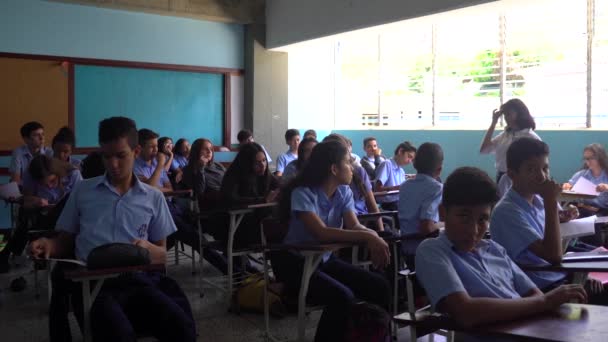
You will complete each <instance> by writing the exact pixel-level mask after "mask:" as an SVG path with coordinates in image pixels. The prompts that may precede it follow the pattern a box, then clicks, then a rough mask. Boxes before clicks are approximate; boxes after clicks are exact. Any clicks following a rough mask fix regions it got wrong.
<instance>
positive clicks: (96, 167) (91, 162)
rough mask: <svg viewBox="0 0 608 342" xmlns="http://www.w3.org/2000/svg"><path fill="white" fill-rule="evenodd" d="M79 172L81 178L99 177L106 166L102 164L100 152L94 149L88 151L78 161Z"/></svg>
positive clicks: (104, 171) (103, 172)
mask: <svg viewBox="0 0 608 342" xmlns="http://www.w3.org/2000/svg"><path fill="white" fill-rule="evenodd" d="M80 173H81V174H82V178H84V179H89V178H93V177H99V176H102V175H103V174H105V173H106V168H105V166H104V165H103V158H102V156H101V152H99V151H94V152H91V153H89V155H87V156H86V157H85V158H84V159H83V160H82V163H80Z"/></svg>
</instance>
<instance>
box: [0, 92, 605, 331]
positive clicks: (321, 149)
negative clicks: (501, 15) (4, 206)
mask: <svg viewBox="0 0 608 342" xmlns="http://www.w3.org/2000/svg"><path fill="white" fill-rule="evenodd" d="M501 115H504V117H505V121H506V123H507V128H506V129H505V132H503V133H501V134H500V135H499V136H498V137H496V138H492V135H493V132H494V128H495V126H496V124H497V122H498V119H499V118H500V117H501ZM534 128H535V124H534V120H533V118H532V117H531V115H530V113H529V111H528V110H527V108H526V107H525V105H524V104H523V102H521V101H519V100H518V101H513V100H512V101H509V102H507V103H505V104H504V105H503V106H502V107H501V108H500V110H496V111H495V112H494V113H493V115H492V125H491V128H490V130H489V131H488V134H487V135H486V137H484V141H483V142H482V148H481V152H482V153H496V154H497V157H496V158H497V162H496V165H497V178H496V180H497V181H499V184H501V185H502V187H503V190H502V193H499V191H498V188H497V184H496V183H495V182H494V181H493V180H492V179H491V178H490V177H489V176H488V175H487V174H486V173H484V172H483V171H481V170H479V169H476V168H471V167H463V168H458V169H456V170H455V171H454V172H453V173H452V174H451V175H449V176H448V177H447V179H446V182H445V184H443V183H442V181H441V178H440V176H441V172H442V169H443V160H444V154H443V150H442V148H441V146H440V145H438V144H436V143H432V142H426V143H423V144H421V145H419V146H418V148H416V147H415V146H414V145H413V144H412V143H411V142H408V141H405V142H402V143H400V144H399V145H398V146H396V148H395V150H394V155H393V157H391V158H388V159H387V158H385V157H383V156H382V152H381V150H380V148H379V147H378V141H377V140H376V139H375V138H373V137H368V138H365V139H364V141H363V146H364V150H365V155H364V156H363V158H361V159H358V158H356V157H354V154H353V153H352V142H351V141H350V139H348V138H347V137H345V136H341V135H339V134H330V135H329V136H327V137H326V138H325V139H323V141H322V142H321V143H318V142H317V140H316V132H314V131H310V130H309V131H307V132H306V133H305V135H304V139H303V140H302V141H301V142H300V133H299V131H297V130H295V129H289V130H287V131H286V133H285V142H286V144H287V145H288V146H289V149H288V151H287V152H285V153H283V154H280V155H279V156H278V157H277V158H276V159H277V167H276V170H275V172H273V171H272V170H271V167H270V166H269V163H270V156H269V154H268V152H267V151H266V149H265V148H264V147H263V146H262V145H259V144H258V143H256V142H254V139H253V134H252V132H251V131H249V130H243V131H241V132H239V134H238V140H239V146H238V153H237V154H236V156H235V158H234V160H233V161H232V162H231V164H230V166H229V167H228V168H227V169H226V168H225V167H224V166H223V165H221V164H219V163H217V162H215V161H214V146H213V143H212V142H211V141H210V140H208V139H204V138H200V139H196V140H194V142H193V144H192V147H191V148H190V145H189V143H188V141H187V140H185V139H183V138H182V139H179V140H177V143H176V144H175V146H173V144H172V139H171V138H168V137H163V138H160V139H159V135H158V134H157V133H155V132H153V131H151V130H149V129H146V128H142V129H140V130H139V131H135V133H134V130H135V123H134V122H132V121H131V120H129V119H126V118H110V119H106V120H104V121H102V122H101V123H100V129H99V142H100V146H101V149H100V151H99V152H96V153H92V154H91V155H89V156H88V157H87V158H85V160H83V161H82V163H80V162H78V161H76V160H75V159H73V158H71V152H72V150H73V148H74V135H73V132H71V131H69V129H67V128H62V129H61V130H60V132H59V133H58V134H57V136H56V137H55V138H54V139H53V144H52V147H53V150H51V149H49V148H46V147H44V131H43V130H44V129H43V127H42V125H40V124H39V123H28V124H26V125H24V127H23V128H22V130H21V135H22V137H23V140H24V142H25V145H24V146H22V147H20V148H18V149H16V150H15V152H14V153H13V161H12V162H11V175H12V176H11V178H12V180H14V181H17V182H19V183H20V184H21V185H22V187H23V189H24V194H25V197H24V202H23V209H24V210H26V209H31V208H34V207H45V206H47V205H49V204H59V205H57V206H55V207H53V208H52V209H51V210H50V212H52V213H53V214H52V215H49V217H50V221H49V223H48V226H49V227H56V230H57V231H58V232H59V235H58V236H57V237H55V238H42V239H39V240H36V241H34V242H32V243H31V245H30V249H31V252H32V253H33V254H34V255H35V256H38V257H49V256H55V257H60V256H68V255H70V254H72V253H73V254H74V256H75V257H76V258H78V259H81V260H86V258H87V256H88V253H89V252H90V251H91V250H92V249H93V248H95V247H97V246H100V245H103V244H106V243H111V242H126V243H134V244H135V245H137V246H141V247H142V248H145V249H148V250H149V251H150V254H151V256H152V258H153V260H155V261H156V262H160V263H164V260H165V257H166V250H167V249H168V248H170V247H171V246H172V244H174V243H175V241H176V239H177V240H179V241H182V242H184V243H186V244H188V245H190V246H191V247H192V248H193V249H195V250H198V246H199V236H198V234H199V231H198V228H197V225H196V222H195V221H192V217H191V216H190V215H189V214H190V213H189V212H188V209H187V208H185V207H184V206H182V205H180V203H179V201H178V200H177V199H175V198H170V197H169V198H166V197H165V196H163V195H162V192H168V191H172V190H173V189H190V190H192V191H193V194H194V196H195V197H196V198H197V200H198V203H199V206H200V208H199V209H200V211H202V212H211V213H213V215H211V216H209V217H207V218H205V219H204V220H203V221H204V222H203V230H204V232H206V233H209V234H210V235H212V236H213V237H214V238H215V239H216V240H218V241H220V242H223V243H225V242H226V241H227V240H228V235H227V234H228V229H227V227H228V225H229V215H228V213H227V211H228V210H230V209H234V208H243V207H246V206H248V205H252V204H262V203H275V202H278V208H272V207H264V208H259V209H256V210H255V211H253V212H251V213H248V214H246V215H245V216H244V218H243V220H242V221H241V223H240V226H239V229H238V230H237V231H236V234H235V236H234V246H235V248H241V247H247V246H251V245H257V244H259V243H260V225H261V222H262V220H263V219H264V218H266V217H269V216H278V217H279V218H280V219H281V220H282V222H283V223H284V224H285V225H286V226H287V227H288V230H287V231H286V236H285V239H284V241H283V242H284V243H288V244H307V243H309V244H310V243H316V244H322V243H329V242H347V243H353V244H362V245H364V246H366V247H367V248H368V249H369V251H370V257H371V261H372V263H373V265H374V267H372V269H371V270H365V269H363V268H360V267H358V266H354V265H352V264H349V263H348V262H346V261H344V260H342V259H340V258H336V257H334V256H333V255H331V254H327V255H324V257H323V261H322V262H321V264H320V265H319V266H318V267H317V269H316V270H315V272H314V273H313V276H312V278H311V280H310V285H309V293H308V297H307V301H308V302H310V303H311V304H322V305H325V308H324V312H323V314H322V316H321V319H320V321H319V324H318V327H317V332H316V335H315V340H317V341H327V340H332V341H341V340H345V338H346V335H347V325H348V320H349V319H350V314H351V312H352V308H353V306H354V304H355V303H357V302H358V301H361V300H363V301H368V302H370V303H373V304H375V305H377V306H378V307H379V308H382V309H383V310H388V305H389V302H390V300H389V296H390V294H391V293H392V291H391V289H390V286H389V282H388V281H387V277H386V276H385V274H384V273H383V272H379V271H380V270H381V269H382V268H384V267H385V266H387V264H388V263H389V257H390V253H389V249H388V245H387V242H385V240H384V239H383V237H385V236H387V235H390V234H384V233H383V230H385V229H384V225H383V222H382V220H381V219H378V220H377V222H372V223H370V224H369V227H365V226H363V225H362V224H361V223H359V220H358V219H357V215H362V214H367V213H376V212H379V211H380V208H379V206H378V204H380V206H381V209H382V210H391V211H393V210H395V211H398V213H399V215H398V216H399V225H400V232H394V233H401V234H404V235H409V234H418V236H419V237H422V238H425V239H424V240H422V239H417V240H416V241H407V240H406V241H404V242H403V243H402V248H401V250H400V253H401V255H402V256H403V257H404V260H405V261H406V264H407V266H408V268H410V269H411V270H414V269H415V270H416V272H417V274H418V280H419V282H420V285H421V286H422V288H424V290H425V292H426V295H427V296H428V298H429V299H430V301H431V304H432V305H433V307H434V308H435V310H437V311H439V312H443V313H447V314H449V315H451V316H452V317H454V319H455V320H456V321H457V322H459V323H461V324H462V325H463V326H473V325H477V324H482V323H487V322H495V321H502V320H510V319H514V318H519V317H525V316H527V315H530V314H534V313H537V312H541V311H545V310H549V309H551V308H555V307H557V306H559V305H560V304H561V303H564V302H568V301H570V300H579V301H582V302H587V301H589V302H592V303H597V304H603V305H606V304H608V301H607V300H608V296H607V293H608V292H606V289H605V288H604V286H603V285H602V284H601V283H599V282H598V281H595V280H593V279H589V280H588V281H587V282H586V283H585V284H584V286H579V285H575V284H571V281H572V279H570V277H568V276H567V275H565V274H562V273H556V272H527V271H526V272H524V271H522V270H521V268H520V267H519V266H518V265H526V264H535V265H543V264H545V265H548V264H556V263H560V262H561V260H562V256H563V254H564V250H562V245H561V240H562V239H561V234H560V230H559V224H560V222H565V221H568V220H572V219H575V218H577V217H579V211H580V214H583V215H588V214H594V213H597V212H599V213H602V212H603V210H605V209H606V208H608V204H607V203H604V202H606V199H605V198H604V195H605V194H606V193H608V179H607V178H606V172H607V171H606V170H607V169H608V157H607V156H606V152H605V150H604V148H603V147H602V145H600V144H591V145H588V146H587V147H585V149H584V151H583V157H584V160H585V163H584V165H583V169H582V170H581V171H579V172H577V173H576V174H575V175H574V176H573V177H572V178H571V179H570V180H569V181H568V182H567V183H565V184H563V185H559V184H557V183H555V182H554V181H553V180H551V179H550V177H549V159H548V157H549V148H548V146H547V145H546V144H545V143H544V142H542V141H541V140H540V138H539V137H538V135H536V133H534V131H533V130H534ZM412 162H413V166H414V168H415V169H416V171H417V174H416V176H415V177H413V178H412V179H408V178H406V175H405V171H404V170H403V167H404V166H406V165H408V164H410V163H412ZM80 168H82V175H83V176H84V178H85V179H89V180H85V181H81V180H82V177H81V174H80V171H79V169H80ZM170 174H171V176H172V178H170V176H169V175H170ZM132 175H133V176H135V177H132ZM580 178H585V179H587V180H589V181H590V182H592V183H593V184H595V185H596V186H597V191H598V192H600V195H599V196H598V197H597V198H596V199H593V200H585V201H582V202H581V203H578V204H577V206H578V210H576V209H573V207H566V209H567V210H561V207H560V206H559V204H558V195H559V193H560V191H561V190H562V188H563V189H566V190H567V189H571V188H572V187H573V186H574V184H576V182H577V181H578V180H579V179H580ZM373 190H375V191H376V192H385V191H393V190H398V191H399V193H398V194H391V195H389V196H382V194H379V196H378V197H377V198H374V193H373ZM70 192H71V193H72V194H71V195H70ZM102 199H104V200H106V201H107V203H106V202H104V203H102V202H101V201H102ZM123 199H124V201H126V203H122V201H123ZM60 202H62V203H60ZM110 203H112V204H111V205H113V206H118V207H116V208H121V207H120V206H124V207H122V209H121V210H118V209H116V210H115V211H114V212H112V213H109V212H108V214H107V216H108V217H107V218H104V219H103V220H104V222H105V221H107V222H105V223H104V226H107V227H112V229H115V230H116V229H118V231H114V232H111V229H110V228H107V229H110V230H109V231H102V232H100V233H98V234H97V233H94V229H93V228H94V227H95V226H97V225H99V222H98V221H95V218H96V217H98V216H99V215H102V213H103V212H104V211H107V210H110V209H109V208H110ZM121 203H122V204H121ZM63 205H65V206H66V207H65V209H63V210H61V208H62V206H63ZM97 207H99V209H98V210H97V211H96V210H95V208H97ZM55 208H58V209H55ZM276 209H278V210H276ZM53 210H55V211H53ZM131 210H132V211H133V212H132V213H131V214H127V211H131ZM587 210H588V212H587ZM194 219H195V220H196V219H198V218H194ZM55 221H57V222H56V223H55ZM440 221H444V222H445V230H444V231H441V232H439V230H440V229H439V227H440V225H439V223H440ZM490 223H491V224H490ZM133 227H137V228H133ZM370 228H371V229H370ZM488 229H489V231H490V233H491V239H487V237H486V232H487V231H488ZM17 231H21V234H22V233H23V232H25V231H26V230H19V229H18V230H17ZM433 234H435V235H433ZM437 234H438V235H437ZM431 236H438V237H431ZM14 238H15V242H14V244H13V243H11V245H10V248H6V249H5V250H4V251H3V252H0V271H1V270H2V263H3V262H4V261H5V260H6V261H7V260H8V256H9V255H10V253H14V254H19V253H20V250H19V248H20V249H21V250H22V249H23V247H24V245H25V242H24V241H25V240H24V239H23V235H21V236H20V235H19V234H15V235H14ZM13 246H14V247H13ZM204 257H205V258H206V259H207V260H209V261H210V262H211V264H213V265H214V266H215V267H216V268H218V269H219V270H220V271H221V272H222V273H224V274H226V273H227V264H226V258H225V256H224V255H222V254H221V253H219V252H217V251H211V250H207V249H205V251H204ZM235 265H238V263H235ZM272 267H273V270H274V272H275V275H276V277H277V279H278V280H279V281H281V282H283V283H284V284H285V285H286V289H287V292H288V293H290V294H292V295H293V294H295V293H297V291H298V290H299V286H300V280H301V275H302V267H303V257H302V255H300V254H298V253H297V252H295V251H290V252H280V253H275V254H273V257H272ZM235 268H236V269H235V271H237V272H238V271H239V269H238V266H235ZM247 270H252V268H250V267H248V268H247ZM253 270H254V269H253ZM60 271H61V269H60V270H59V271H57V274H55V275H54V277H56V278H57V281H58V282H57V284H59V285H58V286H60V287H61V286H63V287H65V288H67V289H69V291H68V292H70V293H73V292H74V291H75V289H74V286H75V285H74V284H66V282H65V281H64V280H61V277H60V273H61V272H60ZM136 278H138V277H136ZM167 279H170V278H167V277H165V276H163V275H150V276H148V275H145V276H142V278H141V279H139V278H138V279H136V280H134V281H133V283H129V286H132V287H134V288H136V289H139V290H135V291H133V293H130V294H129V295H127V296H123V292H122V291H123V290H121V289H122V288H123V286H124V285H125V284H124V283H121V281H117V282H116V284H113V283H111V284H110V285H108V286H104V288H103V290H102V293H101V299H100V302H101V303H103V305H104V306H103V307H101V306H100V305H101V304H98V303H97V301H96V304H95V306H94V307H95V310H94V311H93V312H94V317H95V320H97V322H96V323H95V324H94V326H93V328H94V334H95V336H97V337H96V338H98V339H100V340H114V339H117V340H118V336H133V334H135V333H137V332H139V331H140V330H142V329H144V328H150V327H151V324H150V323H149V322H151V321H147V319H148V318H149V315H147V314H145V315H144V314H143V313H142V310H143V309H142V310H127V309H126V308H127V307H128V306H129V305H130V304H129V303H131V301H132V300H133V301H135V302H137V303H140V301H141V300H143V299H142V298H146V300H151V299H150V298H154V299H153V301H157V300H158V297H159V296H161V294H162V293H165V291H169V292H170V295H168V298H165V301H164V302H162V301H161V302H162V303H160V304H159V305H160V307H162V310H166V311H167V312H168V315H169V316H170V317H171V319H173V320H174V321H171V329H177V330H179V334H182V335H181V336H184V340H189V339H190V338H191V337H192V336H193V335H192V331H193V330H192V329H193V326H194V322H193V320H192V313H191V310H190V307H189V304H188V302H187V299H185V298H184V296H183V293H182V292H181V290H180V289H179V286H177V284H172V285H171V289H169V290H168V289H167V288H165V287H164V286H165V285H166V284H165V283H164V282H166V281H169V282H170V281H171V280H167ZM144 289H145V290H144ZM140 290H141V291H140ZM61 291H62V290H61V289H60V290H59V293H60V294H61V293H62V292H61ZM64 292H66V291H64ZM76 292H77V291H76ZM144 292H145V293H146V294H145V296H143V297H141V296H140V295H141V294H142V293H144ZM165 294H166V293H165ZM146 296H150V297H146ZM77 300H78V299H77ZM155 303H156V302H155ZM53 308H54V309H55V312H63V311H65V310H66V308H65V305H64V303H57V302H55V303H54V306H53ZM488 308H491V309H490V310H488ZM158 310H161V309H158ZM488 311H491V312H490V313H488ZM139 315H143V316H142V317H146V320H144V319H143V318H141V317H140V318H138V319H135V318H133V317H135V316H139ZM60 316H61V315H60ZM125 317H128V319H127V318H125ZM178 318H179V320H180V322H177V321H175V320H177V319H178ZM119 320H120V322H119ZM144 321H146V322H145V324H144ZM58 322H59V323H58V324H57V326H58V327H62V326H63V325H64V324H65V322H63V321H58ZM125 322H126V323H125ZM114 324H116V325H117V326H118V327H119V328H118V329H117V330H116V331H115V332H114V333H112V332H108V331H105V330H104V329H103V327H107V326H109V325H114ZM140 324H141V325H140ZM167 329H169V327H167V328H162V329H161V328H158V329H152V330H154V331H153V334H155V335H156V336H157V337H158V338H159V339H161V340H167V341H168V340H171V339H166V336H167V335H166V334H167V331H166V330H167ZM51 333H52V334H54V333H55V332H54V330H53V329H51ZM112 334H114V335H112ZM163 336H165V337H163Z"/></svg>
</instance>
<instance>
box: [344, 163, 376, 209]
mask: <svg viewBox="0 0 608 342" xmlns="http://www.w3.org/2000/svg"><path fill="white" fill-rule="evenodd" d="M354 177H357V178H359V179H360V180H361V185H362V187H363V190H365V191H366V192H368V191H372V183H371V181H370V180H369V176H368V175H367V172H365V169H363V167H361V166H359V165H355V166H354V167H353V180H352V181H351V182H350V185H349V186H350V190H351V191H352V193H353V202H354V205H355V214H356V215H363V214H368V213H369V209H368V208H367V202H366V201H365V194H364V193H362V192H361V189H359V186H358V185H357V183H356V182H355V180H354Z"/></svg>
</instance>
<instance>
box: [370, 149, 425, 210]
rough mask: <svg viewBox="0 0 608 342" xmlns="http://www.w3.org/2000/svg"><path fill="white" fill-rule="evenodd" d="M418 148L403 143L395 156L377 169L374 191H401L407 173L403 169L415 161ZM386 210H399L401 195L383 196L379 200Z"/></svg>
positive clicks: (396, 150)
mask: <svg viewBox="0 0 608 342" xmlns="http://www.w3.org/2000/svg"><path fill="white" fill-rule="evenodd" d="M415 156H416V147H414V145H412V144H411V143H410V142H409V141H405V142H402V143H401V144H399V145H398V146H397V148H396V149H395V155H394V156H393V157H392V158H391V159H387V160H385V161H384V162H382V163H381V164H380V165H378V168H377V169H376V183H375V184H374V191H392V190H399V187H400V186H401V184H402V183H403V182H405V171H404V170H403V167H404V166H406V165H408V164H409V163H411V162H412V160H414V157H415ZM378 202H379V203H381V205H382V209H384V210H397V209H398V202H399V195H390V196H382V197H380V198H378Z"/></svg>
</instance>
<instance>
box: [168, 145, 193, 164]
mask: <svg viewBox="0 0 608 342" xmlns="http://www.w3.org/2000/svg"><path fill="white" fill-rule="evenodd" d="M189 155H190V142H188V140H186V139H184V138H180V139H177V142H176V143H175V146H173V161H172V162H171V168H170V169H169V170H170V171H173V172H177V171H178V170H181V169H183V168H184V167H186V165H188V156H189Z"/></svg>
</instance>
